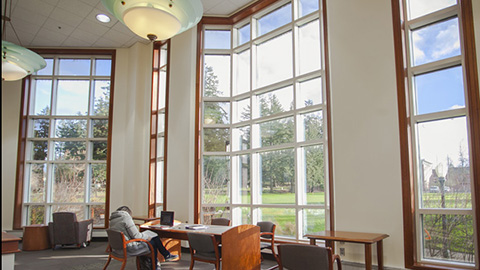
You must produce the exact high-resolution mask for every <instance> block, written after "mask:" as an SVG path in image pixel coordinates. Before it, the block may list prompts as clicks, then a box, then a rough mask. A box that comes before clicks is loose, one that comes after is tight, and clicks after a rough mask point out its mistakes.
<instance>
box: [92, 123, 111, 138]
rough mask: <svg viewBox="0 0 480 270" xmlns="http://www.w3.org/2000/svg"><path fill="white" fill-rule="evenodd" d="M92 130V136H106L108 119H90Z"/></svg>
mask: <svg viewBox="0 0 480 270" xmlns="http://www.w3.org/2000/svg"><path fill="white" fill-rule="evenodd" d="M91 122H92V131H93V137H94V138H107V137H108V120H106V119H100V120H92V121H91Z"/></svg>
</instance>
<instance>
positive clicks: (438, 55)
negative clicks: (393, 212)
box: [393, 0, 479, 268]
mask: <svg viewBox="0 0 480 270" xmlns="http://www.w3.org/2000/svg"><path fill="white" fill-rule="evenodd" d="M393 2H395V1H393ZM427 2H428V4H427ZM461 2H463V1H458V2H457V1H456V0H446V1H421V0H402V1H400V3H401V5H403V6H402V7H403V11H404V18H401V19H400V20H403V21H404V27H405V28H404V29H402V31H403V34H404V37H403V38H404V39H405V43H404V48H405V49H406V50H405V51H406V57H405V59H406V63H405V64H404V65H405V67H406V77H407V78H408V83H407V85H405V89H407V90H406V92H405V93H406V95H405V96H408V99H407V100H406V102H405V104H404V105H403V107H404V109H405V110H406V114H407V115H409V116H410V117H409V118H408V120H407V121H408V123H406V126H405V128H406V129H405V131H406V130H409V131H410V133H409V134H408V136H410V138H411V142H412V145H411V149H408V151H410V153H411V156H412V164H409V166H410V170H411V171H412V172H413V174H412V175H413V177H414V180H413V181H412V183H413V186H414V189H413V190H414V193H412V194H410V193H409V194H408V196H409V197H410V198H414V202H415V205H414V211H415V214H414V216H413V217H412V218H413V220H414V224H412V225H413V227H414V228H415V229H414V233H413V234H412V236H411V237H412V239H409V241H413V242H414V245H415V246H416V249H415V250H416V253H415V254H410V255H411V256H412V257H414V258H415V262H416V263H418V264H437V265H447V266H454V265H456V266H463V267H472V268H473V267H474V266H475V264H477V265H476V267H477V268H478V259H477V261H475V258H476V257H477V258H478V250H477V247H476V244H475V239H478V236H477V235H478V233H479V231H478V224H477V225H476V226H475V223H476V221H475V218H476V217H475V212H474V208H473V205H474V203H475V198H474V197H473V196H472V194H474V192H473V190H474V184H475V181H477V182H478V179H476V180H475V178H474V173H473V172H474V166H472V164H471V161H472V160H473V159H472V156H473V155H477V157H478V154H479V153H475V151H472V149H473V148H472V140H478V137H476V138H475V137H473V133H472V129H473V126H472V121H471V118H472V117H475V115H472V114H470V113H469V106H475V102H476V103H477V104H476V106H477V109H478V100H476V101H475V100H471V102H470V103H469V102H468V100H469V99H472V98H473V97H474V95H472V92H473V91H478V88H477V89H475V88H472V84H469V83H467V82H468V81H469V80H467V77H466V76H467V75H466V74H467V73H468V71H467V68H468V65H467V64H466V59H467V58H468V57H470V58H471V57H475V56H474V55H468V52H467V51H466V48H465V41H466V40H468V38H466V36H465V35H467V32H465V31H464V30H465V29H464V26H465V25H466V24H464V23H465V22H462V20H467V18H466V17H463V16H462V12H461V11H462V6H461ZM465 2H468V1H465ZM463 8H465V7H463ZM470 12H471V10H470ZM397 16H399V15H398V14H397ZM399 18H400V16H399ZM462 23H463V24H462ZM470 38H473V37H470ZM397 50H398V49H397ZM477 87H478V84H477ZM399 91H403V90H399ZM477 98H478V95H477ZM477 113H478V111H477ZM477 117H478V116H477ZM477 125H478V123H477ZM407 126H408V129H407ZM477 136H478V134H477ZM405 154H406V153H404V155H405ZM402 166H404V167H405V166H406V164H403V165H402ZM477 170H478V168H477ZM477 173H478V172H477ZM476 177H478V175H477V176H476ZM476 202H477V203H476V205H477V206H478V205H479V204H478V198H477V199H476ZM477 220H478V218H477ZM407 226H408V225H407ZM407 237H408V236H407ZM476 237H477V238H476ZM477 245H478V244H477ZM412 253H413V252H412Z"/></svg>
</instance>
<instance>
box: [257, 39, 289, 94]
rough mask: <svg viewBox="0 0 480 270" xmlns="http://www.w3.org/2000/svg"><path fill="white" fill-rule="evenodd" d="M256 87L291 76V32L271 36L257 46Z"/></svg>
mask: <svg viewBox="0 0 480 270" xmlns="http://www.w3.org/2000/svg"><path fill="white" fill-rule="evenodd" d="M256 65H257V68H256V74H255V76H256V77H255V79H256V87H257V88H260V87H263V86H265V85H269V84H273V83H276V82H279V81H283V80H286V79H289V78H291V77H292V74H293V71H292V66H293V60H292V32H291V31H290V32H287V33H285V34H283V35H281V36H277V37H275V38H272V39H270V40H268V41H266V42H264V43H262V44H260V45H258V46H257V57H256Z"/></svg>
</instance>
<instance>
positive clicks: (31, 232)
mask: <svg viewBox="0 0 480 270" xmlns="http://www.w3.org/2000/svg"><path fill="white" fill-rule="evenodd" d="M50 247H51V245H50V238H49V232H48V225H43V224H37V225H29V226H24V227H23V240H22V250H26V251H32V250H44V249H48V248H50Z"/></svg>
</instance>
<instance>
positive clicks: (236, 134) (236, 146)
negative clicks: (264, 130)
mask: <svg viewBox="0 0 480 270" xmlns="http://www.w3.org/2000/svg"><path fill="white" fill-rule="evenodd" d="M232 140H233V142H232V150H233V151H239V150H247V149H250V126H244V127H239V128H234V129H233V131H232Z"/></svg>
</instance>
